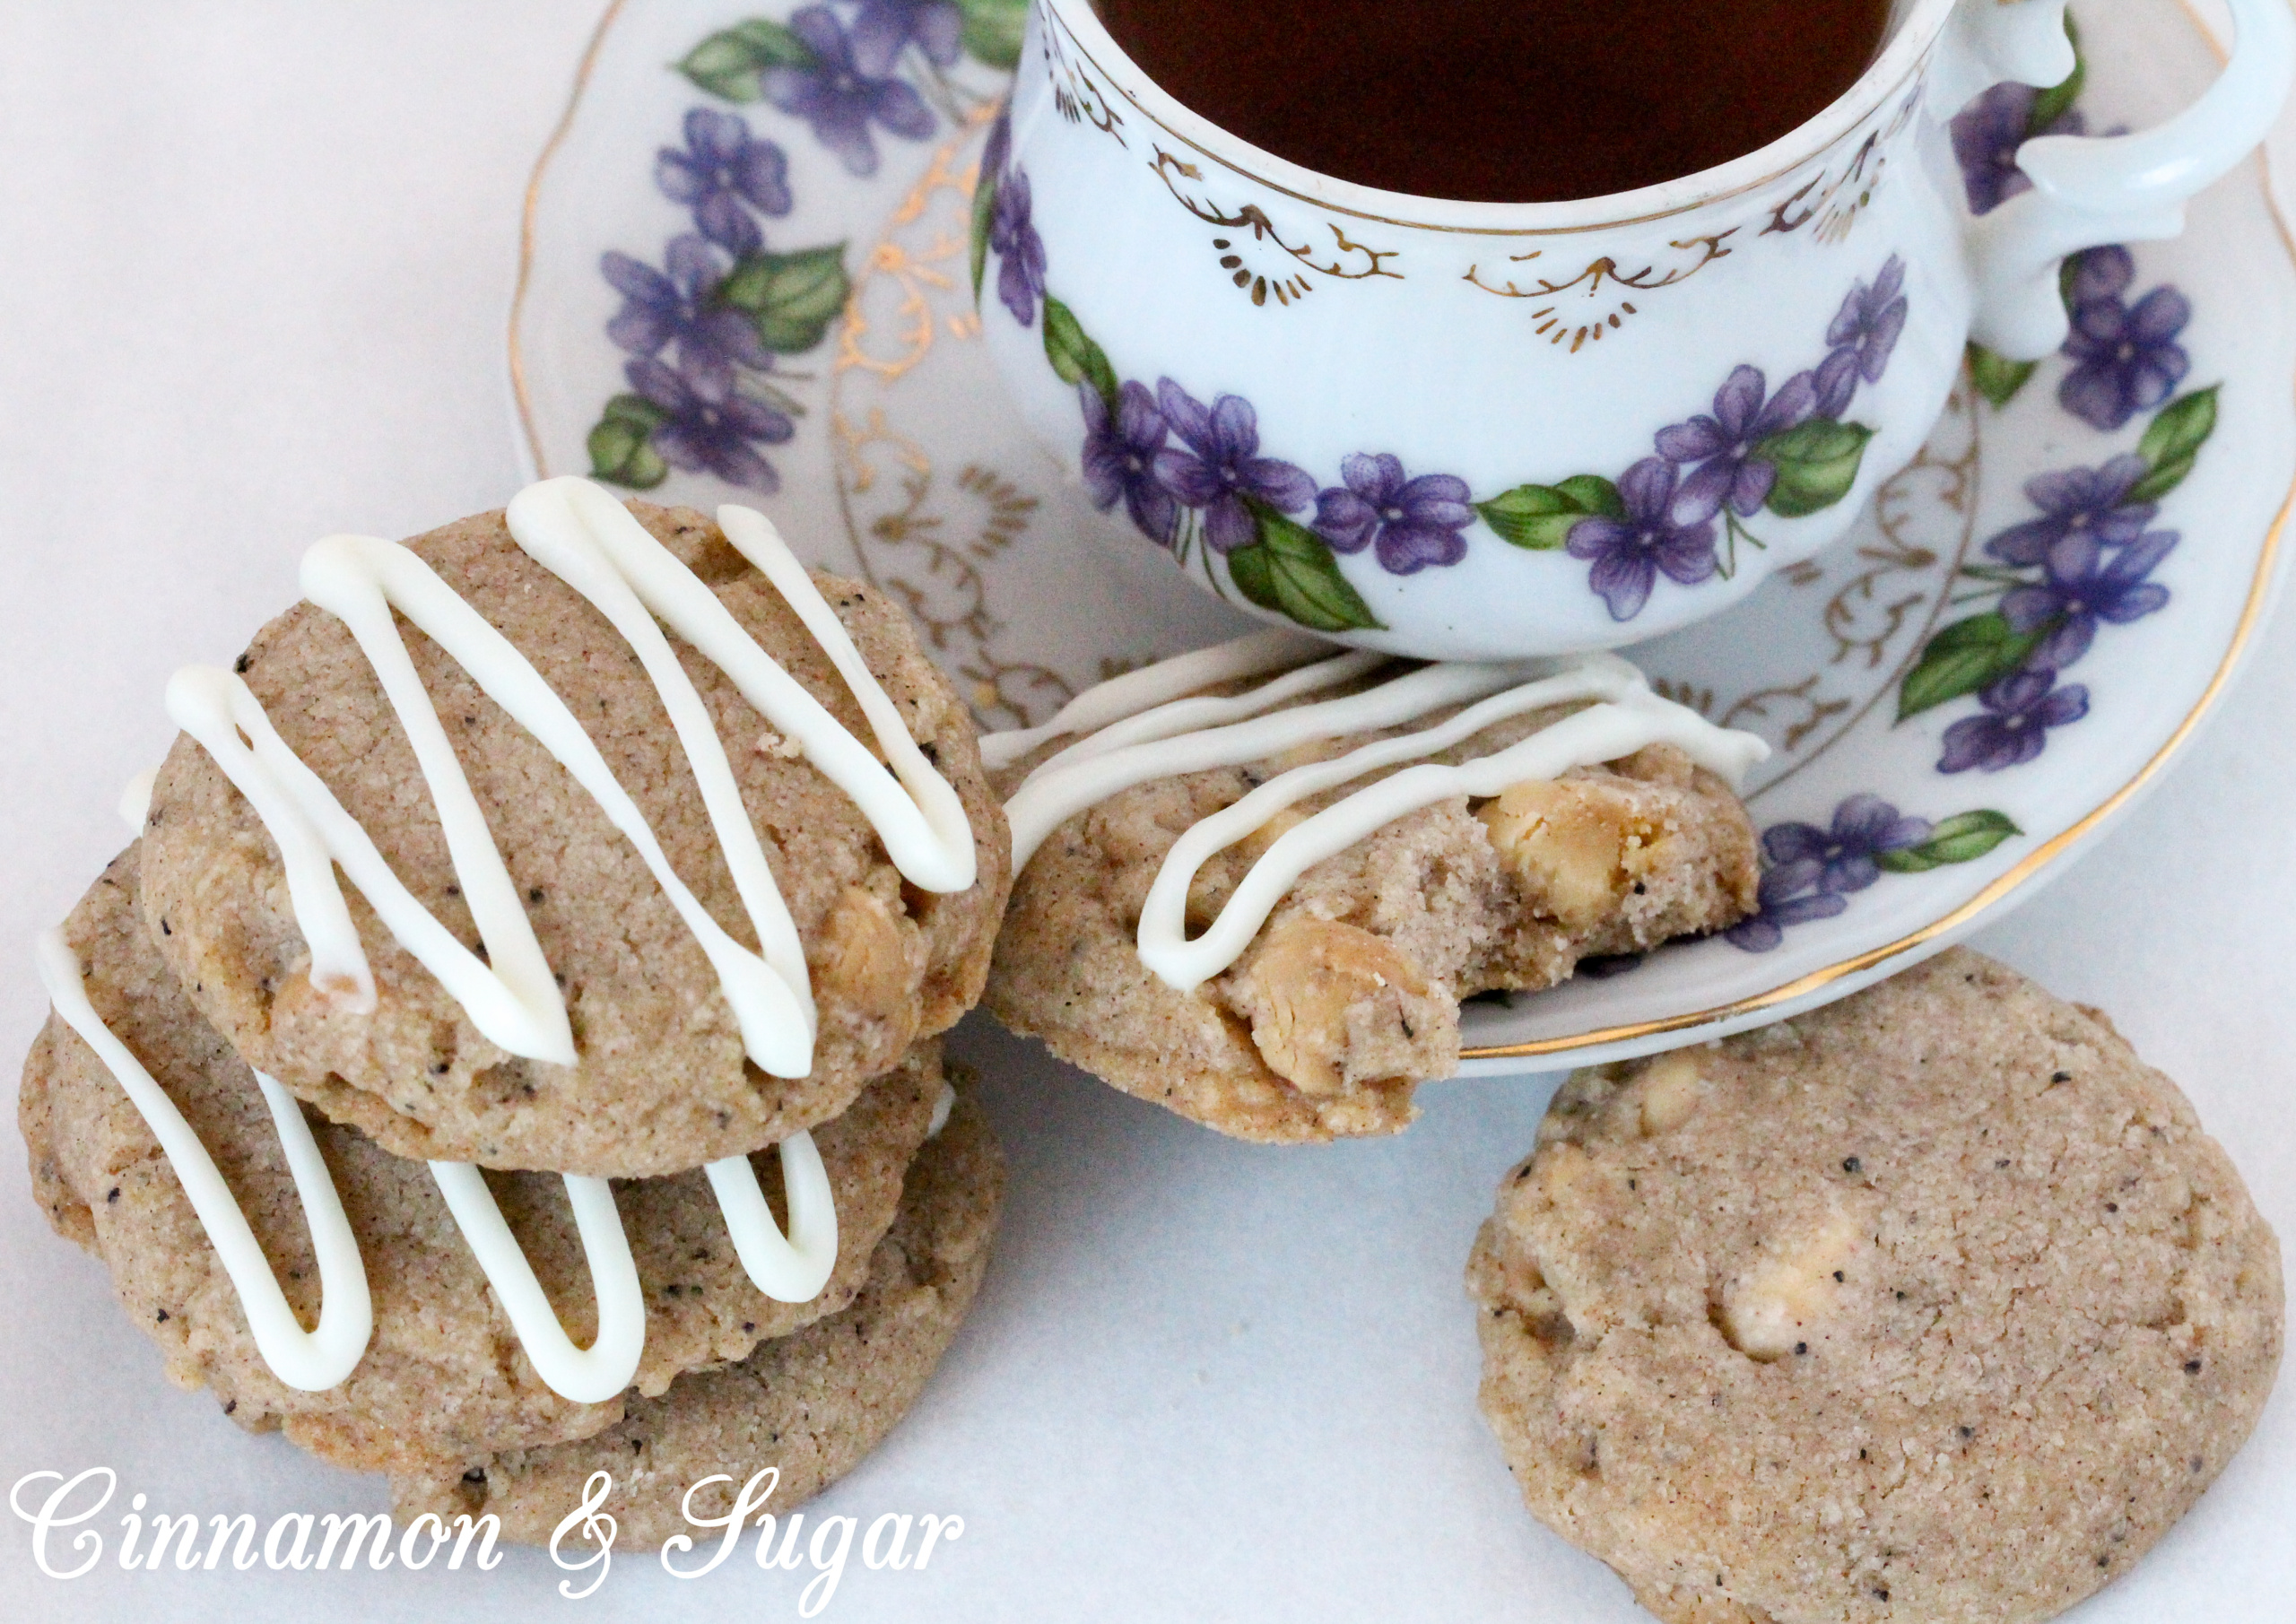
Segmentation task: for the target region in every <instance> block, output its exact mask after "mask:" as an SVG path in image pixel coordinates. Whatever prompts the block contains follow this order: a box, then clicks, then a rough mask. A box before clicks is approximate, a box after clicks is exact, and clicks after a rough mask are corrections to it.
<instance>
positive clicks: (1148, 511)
mask: <svg viewBox="0 0 2296 1624" xmlns="http://www.w3.org/2000/svg"><path fill="white" fill-rule="evenodd" d="M1076 390H1077V399H1078V401H1079V402H1080V403H1082V404H1083V408H1084V489H1085V490H1086V491H1088V492H1090V493H1091V498H1092V505H1093V506H1094V507H1096V508H1100V511H1101V512H1103V513H1106V512H1108V511H1109V509H1111V508H1114V507H1115V506H1116V505H1117V503H1118V502H1119V501H1120V502H1122V503H1123V504H1124V510H1125V512H1126V514H1128V515H1130V516H1131V518H1132V523H1133V525H1134V527H1135V528H1136V529H1137V530H1138V531H1139V532H1140V533H1141V534H1143V535H1144V536H1146V537H1147V538H1148V539H1149V540H1150V541H1152V542H1154V543H1156V544H1157V545H1158V546H1160V547H1170V545H1171V544H1172V538H1173V536H1174V534H1176V533H1177V532H1178V529H1179V517H1180V509H1179V503H1178V501H1177V500H1176V499H1174V498H1173V496H1172V493H1171V492H1170V491H1169V490H1167V489H1166V488H1165V486H1164V482H1162V481H1161V479H1159V478H1157V476H1156V459H1157V457H1158V456H1160V455H1161V453H1162V452H1163V449H1164V441H1165V440H1166V439H1167V438H1168V437H1169V436H1170V432H1171V431H1170V428H1169V427H1168V426H1167V425H1166V424H1165V422H1164V415H1163V413H1161V412H1159V411H1157V410H1156V397H1155V396H1154V395H1151V394H1149V393H1148V390H1147V386H1145V385H1143V384H1126V385H1125V386H1124V387H1123V389H1122V390H1121V391H1119V392H1118V395H1117V403H1116V407H1115V410H1113V411H1111V410H1110V409H1109V403H1108V401H1107V399H1106V397H1104V396H1103V395H1101V394H1100V391H1099V390H1098V389H1096V388H1094V387H1093V386H1091V384H1089V383H1083V384H1079V385H1077V386H1076Z"/></svg>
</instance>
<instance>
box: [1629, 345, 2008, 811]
mask: <svg viewBox="0 0 2296 1624" xmlns="http://www.w3.org/2000/svg"><path fill="white" fill-rule="evenodd" d="M1980 427H1981V425H1980V423H1979V416H1978V413H1977V410H1976V404H1975V399H1974V397H1973V396H1972V395H1971V393H1970V388H1969V386H1968V385H1967V384H1966V383H1963V384H1962V385H1961V386H1960V387H1958V388H1956V389H1955V390H1954V392H1953V395H1952V400H1951V402H1950V403H1949V404H1947V406H1946V409H1945V416H1944V419H1943V420H1942V421H1940V423H1939V425H1938V429H1937V431H1936V432H1935V434H1933V435H1932V436H1931V437H1930V439H1929V443H1928V444H1927V445H1926V446H1924V447H1922V448H1921V454H1920V455H1919V456H1917V457H1915V458H1914V460H1913V461H1912V462H1911V463H1910V464H1909V465H1907V466H1906V468H1905V469H1904V471H1903V472H1901V473H1898V474H1897V475H1895V476H1894V477H1893V478H1892V479H1890V480H1888V481H1885V482H1883V485H1882V487H1881V488H1880V490H1878V491H1875V492H1874V508H1873V515H1874V529H1875V530H1876V531H1878V532H1879V534H1878V535H1877V536H1875V537H1874V538H1873V539H1871V540H1869V541H1866V542H1864V543H1861V544H1860V545H1858V546H1857V547H1856V548H1854V549H1850V550H1848V551H1843V552H1834V553H1829V554H1828V555H1827V556H1826V557H1825V558H1824V559H1823V560H1814V559H1813V560H1805V561H1804V562H1802V563H1799V564H1796V565H1794V566H1792V567H1791V568H1789V569H1784V570H1781V571H1779V579H1780V580H1782V581H1783V582H1785V583H1786V584H1787V585H1788V586H1795V587H1800V588H1805V589H1808V588H1814V587H1817V586H1822V585H1825V584H1829V583H1836V584H1834V585H1833V590H1832V591H1831V592H1830V593H1829V594H1828V595H1826V597H1825V598H1824V600H1823V602H1822V604H1818V605H1817V614H1818V617H1819V623H1820V626H1821V629H1822V630H1823V631H1824V633H1825V636H1826V638H1827V640H1828V641H1830V642H1831V644H1832V645H1833V652H1832V653H1831V655H1830V656H1826V658H1825V659H1824V661H1823V663H1822V664H1820V665H1819V666H1817V667H1816V668H1815V669H1814V670H1811V671H1809V672H1807V673H1806V674H1805V673H1793V674H1791V675H1788V676H1787V677H1785V678H1783V679H1782V680H1779V681H1775V682H1768V683H1766V684H1765V685H1764V686H1762V687H1761V688H1759V689H1756V690H1752V691H1750V692H1748V693H1745V694H1744V695H1742V696H1740V697H1737V698H1734V699H1727V700H1726V699H1724V698H1723V696H1722V695H1720V694H1718V692H1717V690H1714V689H1713V688H1710V687H1700V686H1698V685H1697V684H1694V683H1692V682H1683V681H1681V680H1679V679H1675V678H1668V677H1654V678H1652V679H1651V684H1650V685H1651V687H1652V688H1653V689H1654V690H1656V691H1657V693H1659V694H1660V695H1661V696H1663V697H1664V698H1665V699H1672V700H1674V702H1675V703H1676V704H1678V705H1686V706H1688V707H1689V708H1691V709H1692V710H1695V711H1697V712H1698V713H1699V714H1700V716H1706V717H1708V718H1709V720H1712V721H1716V722H1718V723H1719V724H1720V725H1722V726H1725V727H1743V728H1748V729H1751V730H1752V731H1754V732H1757V733H1760V734H1762V735H1763V736H1764V737H1765V738H1768V739H1770V741H1771V742H1772V743H1775V744H1777V745H1778V746H1779V767H1780V768H1782V769H1783V770H1780V771H1778V773H1777V776H1776V777H1771V778H1770V779H1769V780H1768V781H1767V782H1766V783H1764V784H1763V785H1762V786H1761V788H1760V790H1759V791H1758V792H1757V793H1759V794H1761V795H1768V794H1769V793H1770V791H1772V790H1774V789H1776V788H1777V787H1778V786H1779V785H1781V784H1783V783H1785V782H1786V780H1787V779H1788V778H1791V777H1794V776H1795V775H1796V774H1797V773H1799V772H1801V771H1803V770H1804V769H1806V768H1808V767H1810V766H1811V765H1813V763H1814V762H1816V761H1817V760H1819V758H1821V757H1822V756H1823V755H1825V754H1826V752H1827V751H1831V749H1832V748H1833V747H1834V746H1835V745H1836V744H1838V743H1840V742H1841V741H1842V739H1844V738H1845V737H1847V736H1848V734H1849V733H1850V732H1851V730H1852V729H1854V728H1855V727H1856V726H1857V725H1858V724H1859V723H1860V722H1862V721H1864V720H1865V717H1866V716H1867V715H1868V714H1869V713H1871V711H1872V710H1873V708H1874V706H1876V705H1878V704H1881V703H1883V702H1884V701H1886V700H1887V699H1888V698H1889V697H1890V696H1891V695H1892V694H1893V693H1895V692H1896V691H1897V690H1898V684H1899V682H1900V679H1901V678H1902V677H1903V675H1904V674H1905V672H1906V670H1907V668H1908V667H1909V665H1910V664H1911V663H1912V662H1913V661H1914V660H1915V659H1916V658H1918V656H1919V655H1920V653H1921V650H1922V649H1923V648H1924V647H1926V645H1927V644H1928V642H1929V639H1930V637H1931V635H1932V634H1933V633H1934V632H1935V630H1936V627H1937V623H1938V621H1940V620H1941V619H1942V618H1943V617H1944V613H1945V612H1946V611H1947V610H1949V609H1950V608H1951V607H1952V601H1951V600H1952V588H1953V584H1954V582H1955V581H1956V580H1958V579H1959V578H1960V569H1961V562H1962V560H1964V559H1965V558H1966V557H1967V555H1968V553H1969V550H1970V545H1971V543H1973V542H1974V541H1975V539H1976V530H1977V520H1978V503H1977V494H1978V489H1979V471H1980V469H1981V468H1982V466H1983V463H1984V452H1983V444H1982V439H1981V437H1980V432H1979V430H1980Z"/></svg>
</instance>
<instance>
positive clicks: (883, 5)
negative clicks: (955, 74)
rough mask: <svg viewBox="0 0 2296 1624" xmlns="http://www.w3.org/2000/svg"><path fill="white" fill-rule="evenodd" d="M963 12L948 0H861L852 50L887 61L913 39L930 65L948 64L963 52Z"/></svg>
mask: <svg viewBox="0 0 2296 1624" xmlns="http://www.w3.org/2000/svg"><path fill="white" fill-rule="evenodd" d="M964 30H965V19H964V13H962V12H961V11H960V10H958V9H957V7H956V5H955V4H953V3H952V0H861V13H860V15H858V16H857V17H856V18H854V19H853V50H854V54H855V55H856V56H860V57H862V58H864V59H865V60H867V61H872V62H884V63H888V64H890V63H891V62H893V61H894V60H896V59H897V58H898V57H899V56H900V53H901V50H902V48H903V47H905V46H908V45H909V44H910V43H912V42H914V43H915V45H916V46H917V48H918V50H920V51H922V52H924V53H925V59H926V61H928V62H930V63H931V64H933V65H934V66H935V67H949V66H952V65H954V64H955V62H956V60H957V58H958V57H959V56H961V55H962V54H963V52H964Z"/></svg>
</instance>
